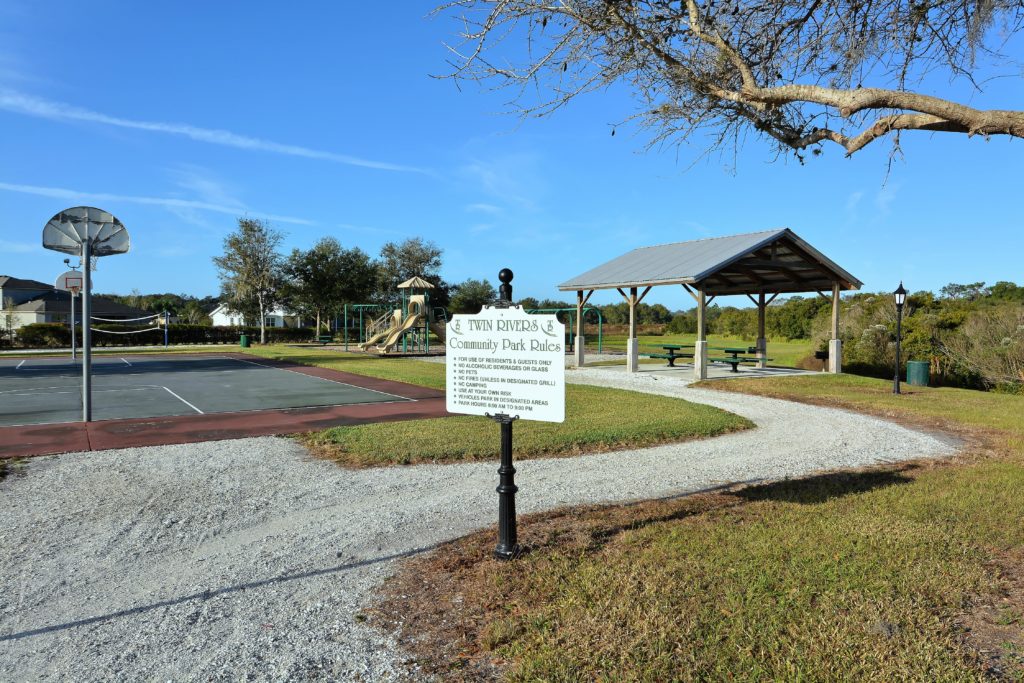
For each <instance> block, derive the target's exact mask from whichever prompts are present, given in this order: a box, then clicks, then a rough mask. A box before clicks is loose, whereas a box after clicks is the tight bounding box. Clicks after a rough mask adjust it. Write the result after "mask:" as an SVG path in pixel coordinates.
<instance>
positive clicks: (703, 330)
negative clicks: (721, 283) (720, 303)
mask: <svg viewBox="0 0 1024 683" xmlns="http://www.w3.org/2000/svg"><path fill="white" fill-rule="evenodd" d="M707 308H708V301H707V296H706V295H705V294H704V290H703V289H698V290H697V341H707V326H706V325H705V322H706V319H707Z"/></svg>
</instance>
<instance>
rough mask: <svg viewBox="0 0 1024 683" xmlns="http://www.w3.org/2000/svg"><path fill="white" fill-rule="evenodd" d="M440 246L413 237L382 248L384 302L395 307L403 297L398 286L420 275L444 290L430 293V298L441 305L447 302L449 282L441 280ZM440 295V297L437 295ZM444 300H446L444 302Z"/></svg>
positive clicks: (380, 267)
mask: <svg viewBox="0 0 1024 683" xmlns="http://www.w3.org/2000/svg"><path fill="white" fill-rule="evenodd" d="M442 253H444V252H443V251H442V250H441V248H440V247H438V246H437V245H436V244H434V243H433V242H429V241H427V240H424V239H423V238H422V237H411V238H409V239H407V240H404V241H402V242H398V243H395V242H388V243H387V244H385V245H384V246H383V247H381V250H380V262H379V264H378V266H377V268H378V273H379V275H378V287H379V291H378V296H379V298H380V299H381V301H382V302H384V303H386V304H388V305H391V306H394V305H397V303H398V301H399V299H400V298H401V295H400V293H399V292H398V285H399V284H401V283H402V282H404V281H405V280H408V279H409V278H412V277H421V278H423V279H424V280H426V281H427V282H429V283H431V284H432V285H434V286H436V287H438V289H442V285H443V290H444V292H443V293H442V292H431V300H432V301H434V303H436V304H437V305H439V306H443V305H444V303H447V298H448V296H447V291H448V285H447V283H445V282H444V280H442V279H441V276H440V274H439V272H440V270H441V254H442ZM437 295H441V296H437ZM442 301H444V303H442Z"/></svg>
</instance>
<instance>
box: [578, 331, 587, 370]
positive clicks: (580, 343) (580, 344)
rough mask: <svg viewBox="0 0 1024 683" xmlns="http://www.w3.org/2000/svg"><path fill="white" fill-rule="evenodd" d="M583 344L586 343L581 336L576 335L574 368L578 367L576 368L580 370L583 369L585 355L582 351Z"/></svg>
mask: <svg viewBox="0 0 1024 683" xmlns="http://www.w3.org/2000/svg"><path fill="white" fill-rule="evenodd" d="M584 342H586V338H585V337H584V336H583V335H582V334H577V335H576V367H578V368H582V367H583V360H584V356H585V353H586V352H585V351H584V349H583V346H584Z"/></svg>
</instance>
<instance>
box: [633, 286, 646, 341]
mask: <svg viewBox="0 0 1024 683" xmlns="http://www.w3.org/2000/svg"><path fill="white" fill-rule="evenodd" d="M648 289H650V287H648ZM644 293H645V294H646V292H644ZM637 303H638V302H637V298H636V287H630V288H629V338H630V339H636V305H637Z"/></svg>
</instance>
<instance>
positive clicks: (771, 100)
mask: <svg viewBox="0 0 1024 683" xmlns="http://www.w3.org/2000/svg"><path fill="white" fill-rule="evenodd" d="M436 13H438V14H454V15H456V16H458V17H459V18H460V20H461V25H462V27H463V29H462V31H461V33H460V39H461V41H462V45H461V48H463V49H460V48H456V47H451V48H450V49H451V50H452V52H453V54H454V55H455V62H454V63H453V71H452V72H451V73H450V74H448V77H450V78H453V79H455V80H456V81H460V80H464V79H466V80H473V81H477V82H481V83H487V84H489V85H492V86H494V87H497V88H505V87H512V88H513V89H515V91H516V94H515V95H514V97H513V105H514V106H515V107H516V108H517V109H518V110H519V111H520V113H522V114H523V115H525V116H544V115H547V114H550V113H552V112H553V111H555V110H557V109H559V108H560V107H563V106H565V105H566V104H568V103H569V102H570V101H572V100H573V99H575V98H576V97H578V96H580V95H582V94H584V93H588V92H591V91H593V90H596V89H599V88H603V87H606V86H608V85H611V84H613V83H625V84H627V85H629V86H630V87H631V88H632V89H633V92H634V94H635V96H636V98H637V100H638V101H639V103H640V113H639V118H640V119H641V121H642V124H643V125H644V126H645V127H648V128H650V129H652V130H653V139H654V141H655V142H667V141H669V140H673V141H675V142H680V141H683V140H686V139H688V138H689V137H690V136H692V135H694V134H695V133H697V132H698V131H700V130H702V129H708V130H710V131H712V132H713V135H712V137H711V145H712V147H713V148H715V147H721V146H726V145H729V144H733V145H738V144H740V142H741V141H742V140H743V138H744V135H743V133H744V131H747V132H753V133H755V134H756V135H758V136H763V137H766V138H768V139H770V140H772V141H774V142H775V143H776V145H777V147H778V149H779V151H782V152H785V151H787V150H788V151H790V152H792V151H796V152H798V153H799V152H800V151H801V150H804V149H807V148H808V147H815V146H818V145H821V144H823V143H826V142H828V143H833V144H836V145H838V146H840V147H842V148H843V150H844V152H845V153H846V154H847V155H851V154H854V153H856V152H857V151H859V150H861V149H863V148H864V147H865V146H867V145H868V144H870V143H871V142H874V141H875V140H877V139H879V138H883V137H893V138H894V139H895V136H898V135H899V133H900V132H901V131H930V132H936V131H941V132H950V133H959V134H966V135H969V136H973V135H983V136H991V135H1008V136H1011V137H1016V138H1024V112H1022V111H1015V110H1004V109H990V110H985V109H977V108H974V107H971V106H968V105H966V104H963V103H960V102H956V101H953V100H949V99H944V98H941V97H936V96H933V95H929V94H926V93H925V92H921V91H917V90H915V89H914V86H915V85H917V84H919V83H920V82H921V79H923V78H924V77H925V76H934V74H935V72H936V71H937V70H944V71H946V72H947V73H948V76H949V78H951V79H962V80H965V81H966V82H968V83H969V84H970V85H971V86H972V87H974V88H979V85H978V82H977V81H976V79H975V76H974V74H975V73H976V72H977V59H978V57H979V55H981V56H983V57H985V58H986V60H988V63H990V64H995V65H997V66H1004V67H1007V69H1008V72H1009V73H1013V72H1012V68H1013V67H1015V68H1016V73H1015V74H1014V75H1013V77H1015V78H1020V73H1021V70H1020V66H1019V65H1014V64H1012V63H1011V62H1010V61H1009V60H1008V59H1007V58H1006V57H1004V56H1002V55H1000V54H999V53H998V48H999V47H1000V45H1001V44H1002V43H1003V42H1005V41H1006V40H1007V36H1008V35H1012V34H1014V33H1016V32H1018V31H1019V30H1020V29H1021V27H1022V25H1024V1H1022V0H815V1H814V2H811V3H807V2H802V1H798V0H767V1H764V2H757V1H756V0H455V1H453V2H449V3H446V4H444V5H442V6H441V7H439V8H438V9H437V10H436ZM991 43H995V44H994V45H993V44H991ZM524 48H525V49H524ZM865 85H867V86H868V87H864V86H865ZM872 118H873V120H870V119H872ZM823 120H824V123H825V125H820V124H821V123H822V121H823Z"/></svg>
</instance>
